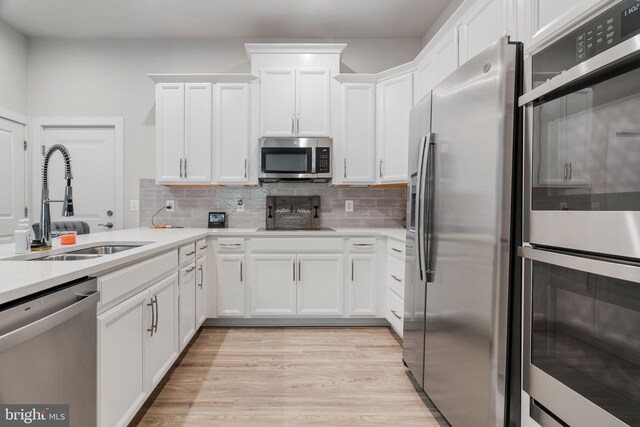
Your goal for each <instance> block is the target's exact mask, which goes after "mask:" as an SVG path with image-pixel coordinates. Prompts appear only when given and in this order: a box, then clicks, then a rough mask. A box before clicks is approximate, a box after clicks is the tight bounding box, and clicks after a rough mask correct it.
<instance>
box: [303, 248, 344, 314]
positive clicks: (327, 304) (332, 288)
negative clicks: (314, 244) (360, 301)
mask: <svg viewBox="0 0 640 427" xmlns="http://www.w3.org/2000/svg"><path fill="white" fill-rule="evenodd" d="M343 263H344V261H343V255H342V254H327V255H324V254H318V255H316V254H305V255H298V286H297V300H298V314H299V315H303V316H339V315H342V313H343V306H344V304H343V297H342V295H343V291H342V289H343V287H342V282H343V274H342V272H343Z"/></svg>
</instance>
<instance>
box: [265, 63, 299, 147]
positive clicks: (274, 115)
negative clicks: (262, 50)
mask: <svg viewBox="0 0 640 427" xmlns="http://www.w3.org/2000/svg"><path fill="white" fill-rule="evenodd" d="M295 110H296V73H295V70H294V69H292V68H286V69H262V70H261V71H260V135H261V136H292V135H294V126H295Z"/></svg>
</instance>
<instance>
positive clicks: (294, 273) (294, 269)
mask: <svg viewBox="0 0 640 427" xmlns="http://www.w3.org/2000/svg"><path fill="white" fill-rule="evenodd" d="M295 281H296V260H295V259H294V260H293V282H294V283H295Z"/></svg>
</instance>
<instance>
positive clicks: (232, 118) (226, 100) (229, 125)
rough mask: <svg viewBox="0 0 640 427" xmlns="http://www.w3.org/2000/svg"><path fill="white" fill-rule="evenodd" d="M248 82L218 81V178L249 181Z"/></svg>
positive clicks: (216, 148)
mask: <svg viewBox="0 0 640 427" xmlns="http://www.w3.org/2000/svg"><path fill="white" fill-rule="evenodd" d="M249 89H250V88H249V84H248V83H218V84H216V85H215V90H214V91H215V104H216V108H215V117H216V120H215V128H216V129H215V182H216V183H218V184H244V183H247V182H248V168H249V131H250V104H249V102H250V90H249Z"/></svg>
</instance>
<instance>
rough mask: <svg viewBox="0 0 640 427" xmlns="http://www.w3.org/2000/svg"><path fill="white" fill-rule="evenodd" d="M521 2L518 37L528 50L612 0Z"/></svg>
mask: <svg viewBox="0 0 640 427" xmlns="http://www.w3.org/2000/svg"><path fill="white" fill-rule="evenodd" d="M521 3H522V5H520V3H518V26H519V27H520V28H521V29H519V31H518V33H519V34H518V38H519V40H520V41H522V42H524V44H525V52H528V51H530V50H531V49H532V48H535V47H536V46H539V45H541V44H544V43H545V42H546V40H548V39H549V38H550V37H554V35H556V34H559V33H560V32H562V31H563V30H564V29H565V28H566V27H567V26H568V25H571V23H572V22H575V21H576V19H578V18H579V17H581V16H586V15H587V14H589V13H590V12H592V11H594V10H595V9H597V8H598V7H599V6H600V5H603V4H606V3H609V0H521Z"/></svg>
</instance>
